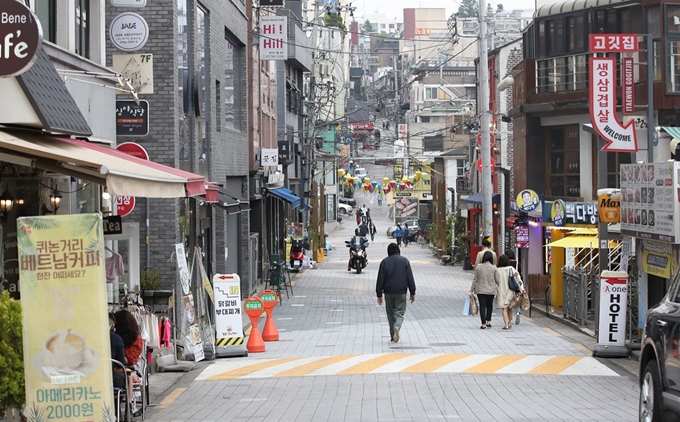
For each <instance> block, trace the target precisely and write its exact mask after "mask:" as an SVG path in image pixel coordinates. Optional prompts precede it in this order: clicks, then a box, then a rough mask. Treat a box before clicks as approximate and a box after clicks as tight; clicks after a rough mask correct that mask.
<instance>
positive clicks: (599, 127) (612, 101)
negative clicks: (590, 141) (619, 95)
mask: <svg viewBox="0 0 680 422" xmlns="http://www.w3.org/2000/svg"><path fill="white" fill-rule="evenodd" d="M589 90H590V120H591V122H592V124H593V128H594V129H595V131H596V132H597V133H598V134H599V135H600V136H601V137H602V139H604V141H605V142H606V143H607V145H605V146H604V147H603V148H602V151H610V152H636V151H637V150H638V145H637V135H636V133H635V124H634V123H633V122H632V121H631V122H628V124H627V125H625V126H624V125H622V124H621V122H619V119H618V117H617V115H616V59H615V58H613V57H591V58H590V85H589Z"/></svg>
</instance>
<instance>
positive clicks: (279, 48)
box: [260, 16, 288, 60]
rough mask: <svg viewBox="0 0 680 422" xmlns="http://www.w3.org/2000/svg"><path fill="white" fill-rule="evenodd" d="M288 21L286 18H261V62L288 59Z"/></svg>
mask: <svg viewBox="0 0 680 422" xmlns="http://www.w3.org/2000/svg"><path fill="white" fill-rule="evenodd" d="M287 41H288V20H287V18H286V17H285V16H262V17H260V60H286V59H287V58H288V42H287Z"/></svg>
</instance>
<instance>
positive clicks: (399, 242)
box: [397, 237, 401, 246]
mask: <svg viewBox="0 0 680 422" xmlns="http://www.w3.org/2000/svg"><path fill="white" fill-rule="evenodd" d="M397 245H399V246H401V237H397Z"/></svg>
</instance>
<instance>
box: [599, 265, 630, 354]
mask: <svg viewBox="0 0 680 422" xmlns="http://www.w3.org/2000/svg"><path fill="white" fill-rule="evenodd" d="M627 307H628V273H626V272H623V271H603V272H602V274H601V275H600V314H599V316H600V317H599V319H598V322H599V326H598V328H599V329H598V338H597V345H598V347H600V346H605V347H613V346H623V347H624V348H625V346H626V344H625V342H626V310H627Z"/></svg>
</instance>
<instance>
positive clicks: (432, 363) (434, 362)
mask: <svg viewBox="0 0 680 422" xmlns="http://www.w3.org/2000/svg"><path fill="white" fill-rule="evenodd" d="M468 356H472V355H443V356H437V357H434V358H431V359H428V360H426V361H423V362H420V363H416V364H415V365H412V366H409V367H408V368H406V369H404V370H402V371H401V372H415V373H420V372H434V371H436V370H437V369H439V368H441V367H443V366H446V365H448V364H449V363H452V362H455V361H457V360H461V359H464V358H466V357H468Z"/></svg>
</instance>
